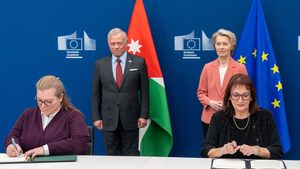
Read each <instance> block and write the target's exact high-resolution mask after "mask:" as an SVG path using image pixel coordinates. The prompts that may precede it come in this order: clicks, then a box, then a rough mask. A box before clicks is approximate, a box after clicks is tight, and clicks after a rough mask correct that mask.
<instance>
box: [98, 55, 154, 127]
mask: <svg viewBox="0 0 300 169" xmlns="http://www.w3.org/2000/svg"><path fill="white" fill-rule="evenodd" d="M111 59H112V56H109V57H105V58H102V59H99V60H98V61H97V62H96V63H95V69H94V79H93V94H92V118H93V121H96V120H103V130H104V131H114V130H116V128H117V126H118V123H119V119H120V122H121V124H122V126H123V128H124V129H125V130H133V129H137V121H138V118H140V117H141V118H146V119H147V118H148V117H149V80H148V73H147V66H146V63H145V60H144V59H143V58H141V57H138V56H134V55H130V54H127V60H126V65H125V70H124V74H123V81H122V85H121V88H120V89H118V87H117V84H116V82H115V79H114V76H113V71H112V61H111Z"/></svg>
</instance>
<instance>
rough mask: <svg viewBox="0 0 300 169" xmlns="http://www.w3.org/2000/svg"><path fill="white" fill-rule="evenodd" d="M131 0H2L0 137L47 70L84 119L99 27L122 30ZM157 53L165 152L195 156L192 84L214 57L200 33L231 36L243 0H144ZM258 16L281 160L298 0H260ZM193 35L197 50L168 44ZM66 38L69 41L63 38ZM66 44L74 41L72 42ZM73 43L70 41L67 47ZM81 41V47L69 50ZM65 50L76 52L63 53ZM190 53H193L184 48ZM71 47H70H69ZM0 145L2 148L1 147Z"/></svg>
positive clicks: (294, 97)
mask: <svg viewBox="0 0 300 169" xmlns="http://www.w3.org/2000/svg"><path fill="white" fill-rule="evenodd" d="M134 3H135V1H134V0H116V1H99V0H86V1H80V0H72V1H71V0H64V1H59V0H52V1H43V2H40V1H38V0H31V1H21V0H19V1H3V2H1V6H0V22H1V27H0V32H1V33H2V34H1V35H2V36H1V41H0V59H1V61H0V73H1V82H0V88H1V89H2V95H1V97H0V105H1V109H0V127H1V134H0V142H1V143H2V145H3V142H4V139H5V137H6V136H7V134H8V133H9V131H10V129H11V128H12V126H13V124H14V122H15V121H16V119H17V118H18V116H19V115H20V113H22V111H23V110H24V109H25V108H27V107H32V106H36V103H35V101H34V97H35V94H36V91H35V82H36V81H37V80H38V79H39V78H40V77H41V76H43V75H46V74H54V75H56V76H59V77H60V78H61V80H62V81H63V82H64V84H65V87H66V89H67V92H68V94H69V96H70V98H71V100H72V102H73V103H74V104H75V105H76V106H77V107H78V108H79V109H80V110H82V112H84V114H85V116H86V123H87V124H88V125H92V121H91V114H90V111H91V90H92V75H93V68H94V62H95V61H96V60H97V59H99V58H101V57H103V56H106V55H108V54H109V49H108V46H107V32H108V31H109V30H110V29H111V28H113V27H120V28H122V29H124V30H126V31H127V29H128V25H129V22H130V17H131V13H132V10H133V5H134ZM144 4H145V8H146V11H147V14H148V19H149V24H150V27H151V30H152V35H153V39H154V43H155V46H156V50H157V55H158V58H159V61H160V64H161V68H162V72H163V75H164V78H165V85H166V91H167V97H168V102H169V109H170V116H171V122H172V127H173V135H174V146H173V149H172V152H171V156H179V157H199V156H200V149H201V143H202V141H203V136H202V128H201V121H200V117H201V110H202V105H201V104H200V103H199V101H198V99H197V96H196V90H197V87H198V81H199V75H200V73H201V70H202V68H203V65H204V64H205V63H207V62H209V61H212V60H214V59H215V58H216V54H215V52H214V51H212V50H207V48H205V43H206V42H207V40H206V38H205V36H207V37H208V38H210V37H211V35H212V34H213V32H215V31H216V30H217V29H219V28H221V27H222V28H226V29H230V30H232V31H233V32H235V33H236V35H237V37H238V38H239V36H240V34H241V32H242V29H243V27H244V24H245V22H246V17H247V15H248V11H249V9H250V5H251V0H244V1H236V0H228V1H226V2H224V1H221V0H202V1H194V0H185V1H179V0H175V1H174V0H173V1H172V0H165V1H159V0H144ZM262 6H263V8H264V12H265V18H266V22H267V25H268V28H269V33H270V37H271V40H272V43H273V48H274V52H275V56H276V57H277V64H278V66H279V70H280V72H281V80H282V84H283V87H284V95H285V101H286V111H287V118H288V125H289V131H290V136H291V140H292V143H291V144H292V148H291V150H290V151H289V152H288V153H287V154H285V155H284V158H286V159H300V145H299V142H300V137H299V134H298V132H297V128H299V123H298V119H299V113H298V107H297V106H296V105H297V104H299V103H298V102H299V100H298V97H299V94H300V93H299V90H298V87H299V86H300V79H299V78H297V74H296V73H297V70H298V69H297V68H298V67H299V65H300V62H299V61H300V57H299V54H300V53H299V52H300V51H298V36H299V35H300V24H299V22H298V21H299V15H298V11H299V10H298V7H299V6H300V2H298V1H289V2H283V1H281V0H272V1H267V0H262ZM75 32H76V38H77V39H76V41H77V42H82V44H81V43H80V45H81V46H79V47H78V48H76V47H75V50H71V48H72V47H71V46H67V47H66V49H68V50H58V37H59V36H60V37H61V36H67V35H71V34H73V33H75ZM84 32H86V34H87V36H88V38H89V39H91V40H95V41H96V49H95V50H86V49H85V48H84V47H87V46H88V45H89V43H88V42H85V40H86V39H88V38H87V37H86V36H85V35H84ZM192 32H194V36H193V37H190V38H193V39H198V40H199V41H197V42H199V43H197V44H196V45H197V47H199V50H189V49H188V46H187V44H186V42H183V43H184V46H183V49H181V50H175V43H176V42H175V40H174V38H175V37H178V36H182V35H188V34H190V33H192ZM67 45H70V44H69V43H67ZM73 45H74V44H73ZM73 47H74V46H73ZM80 47H82V50H77V49H79V48H80ZM70 52H75V55H77V56H81V57H82V58H80V59H67V58H66V56H68V55H69V54H70ZM76 52H77V53H76ZM188 52H190V54H191V53H192V54H193V56H194V57H195V58H196V59H191V58H190V57H189V56H187V57H188V58H187V59H184V57H185V55H187V53H188ZM72 54H74V53H72ZM0 151H1V152H5V148H4V147H3V146H1V148H0ZM95 153H96V154H104V147H103V140H102V134H101V132H99V131H96V132H95Z"/></svg>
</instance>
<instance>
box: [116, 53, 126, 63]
mask: <svg viewBox="0 0 300 169" xmlns="http://www.w3.org/2000/svg"><path fill="white" fill-rule="evenodd" d="M117 59H120V60H121V62H122V63H125V62H126V59H127V52H124V53H123V54H122V55H121V56H120V57H119V58H118V57H116V56H114V55H112V60H113V63H115V62H116V61H117Z"/></svg>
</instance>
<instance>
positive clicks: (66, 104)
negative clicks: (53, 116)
mask: <svg viewBox="0 0 300 169" xmlns="http://www.w3.org/2000/svg"><path fill="white" fill-rule="evenodd" d="M51 88H54V89H56V92H55V96H56V97H60V96H62V97H63V99H62V103H61V104H62V107H63V108H64V109H66V110H75V111H78V112H80V110H78V109H77V108H76V107H75V106H73V104H72V103H71V102H70V100H69V98H68V95H67V93H66V91H65V87H64V85H63V83H62V82H61V80H59V78H58V77H55V76H53V75H46V76H43V77H42V78H41V79H40V80H39V81H38V82H37V83H36V89H37V90H45V89H51ZM80 113H81V112H80Z"/></svg>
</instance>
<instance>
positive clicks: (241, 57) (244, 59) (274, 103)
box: [237, 49, 282, 109]
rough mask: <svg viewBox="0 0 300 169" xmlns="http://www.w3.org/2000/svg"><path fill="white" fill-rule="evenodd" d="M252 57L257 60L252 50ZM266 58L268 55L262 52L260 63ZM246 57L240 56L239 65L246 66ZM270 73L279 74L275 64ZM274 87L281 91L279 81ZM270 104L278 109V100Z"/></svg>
mask: <svg viewBox="0 0 300 169" xmlns="http://www.w3.org/2000/svg"><path fill="white" fill-rule="evenodd" d="M252 55H253V57H254V59H256V58H257V50H256V49H254V50H253V52H252ZM268 56H269V54H268V53H265V51H263V52H262V54H261V56H260V58H261V61H262V62H264V61H268ZM246 58H247V57H246V56H242V55H240V58H239V59H238V60H237V61H238V62H239V63H241V64H246ZM271 71H272V72H273V75H274V74H276V73H279V68H278V66H277V65H276V64H274V66H273V67H272V68H271ZM275 87H276V88H277V91H278V92H279V91H280V90H282V84H281V82H280V81H278V82H277V84H276V85H275ZM271 104H272V105H273V108H274V109H275V108H277V107H278V108H280V100H277V99H276V98H274V101H273V102H271Z"/></svg>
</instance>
